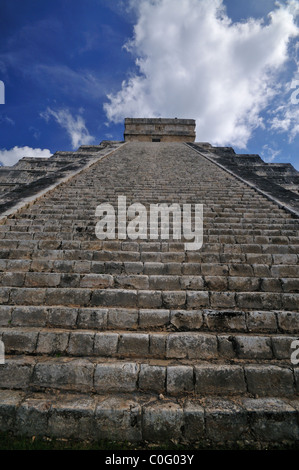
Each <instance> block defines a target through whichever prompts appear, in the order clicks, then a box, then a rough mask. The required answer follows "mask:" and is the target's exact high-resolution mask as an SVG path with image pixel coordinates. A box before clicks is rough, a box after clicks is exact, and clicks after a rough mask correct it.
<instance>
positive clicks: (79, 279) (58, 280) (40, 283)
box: [0, 265, 299, 293]
mask: <svg viewBox="0 0 299 470" xmlns="http://www.w3.org/2000/svg"><path fill="white" fill-rule="evenodd" d="M212 268H213V267H212V266H211V267H210V271H211V274H213V269H212ZM242 268H243V269H242ZM245 268H247V270H246V269H245ZM249 268H250V269H249ZM257 268H258V267H256V268H255V270H256V271H257V270H258V269H257ZM259 268H260V269H259V271H260V272H259V274H260V275H264V276H263V277H256V276H254V271H253V269H252V268H251V266H246V265H245V266H244V265H242V267H240V268H239V269H233V268H232V269H231V268H230V269H227V272H226V274H225V268H223V267H221V270H222V275H215V276H214V275H209V268H208V269H205V270H204V272H203V273H202V275H201V276H196V275H192V276H188V275H175V276H174V275H172V274H167V275H147V274H140V273H138V274H128V273H123V274H115V273H113V274H77V273H65V272H62V273H57V272H50V273H49V272H5V273H0V283H1V285H2V286H5V287H6V286H7V287H26V288H27V287H29V288H30V287H31V288H36V287H57V288H59V289H60V288H68V287H72V288H91V289H106V288H109V289H110V288H116V289H138V290H154V291H156V290H161V291H174V290H176V291H180V290H182V291H185V290H187V291H188V290H192V291H194V290H198V291H220V292H222V291H232V292H287V293H292V292H294V293H295V292H297V293H298V292H299V265H297V266H293V265H288V266H284V265H277V266H272V267H271V268H268V267H267V268H266V269H265V268H264V269H263V267H261V266H259ZM214 273H215V271H214ZM223 273H224V274H225V275H223ZM248 273H249V275H247V276H246V274H248ZM268 275H269V277H268ZM279 275H285V276H286V277H284V278H281V277H278V276H279Z"/></svg>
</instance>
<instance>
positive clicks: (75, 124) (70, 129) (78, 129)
mask: <svg viewBox="0 0 299 470" xmlns="http://www.w3.org/2000/svg"><path fill="white" fill-rule="evenodd" d="M41 117H43V118H44V119H45V120H46V121H48V120H49V119H50V118H54V119H55V121H56V122H57V123H58V124H59V125H60V126H61V127H62V128H63V129H65V130H66V131H67V134H68V136H69V137H70V139H71V142H72V147H73V149H77V148H78V147H79V146H80V145H89V144H91V143H92V142H93V141H94V137H93V136H92V135H90V134H89V131H88V129H87V127H86V125H85V121H84V119H83V118H82V116H80V115H79V114H78V115H77V116H76V117H73V116H72V115H71V113H70V111H69V110H68V109H63V108H62V109H59V110H57V111H55V110H53V109H51V108H47V109H46V111H45V112H43V113H41Z"/></svg>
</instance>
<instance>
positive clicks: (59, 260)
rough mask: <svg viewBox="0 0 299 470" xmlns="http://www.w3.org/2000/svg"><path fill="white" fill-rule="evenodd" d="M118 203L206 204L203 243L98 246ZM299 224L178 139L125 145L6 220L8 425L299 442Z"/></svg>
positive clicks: (24, 430)
mask: <svg viewBox="0 0 299 470" xmlns="http://www.w3.org/2000/svg"><path fill="white" fill-rule="evenodd" d="M91 151H92V150H91ZM120 195H125V196H126V198H127V205H130V204H132V203H135V202H138V203H141V204H144V205H145V206H146V207H149V204H155V203H162V202H166V203H167V204H172V203H174V202H177V203H179V204H180V205H182V204H184V203H191V204H195V203H202V204H203V205H204V238H203V246H202V248H201V249H200V250H199V251H186V250H185V247H184V242H185V240H184V239H183V238H182V239H181V240H172V238H170V239H169V240H161V238H159V239H157V240H150V239H149V240H147V239H136V240H130V239H126V240H119V239H117V238H116V239H115V240H99V239H97V238H96V236H95V225H96V222H97V218H96V217H95V209H96V207H97V206H98V205H99V204H101V203H102V202H109V203H111V204H113V205H115V207H117V197H118V196H120ZM298 228H299V227H298V218H297V217H296V216H295V215H294V214H293V213H289V212H288V211H286V210H283V209H282V208H280V207H278V206H277V205H276V204H275V202H273V201H271V200H269V199H267V198H266V197H265V196H264V195H262V194H260V193H259V192H258V191H256V190H254V189H253V188H252V187H249V186H248V185H246V184H245V183H243V182H241V181H239V180H238V179H237V178H235V177H234V176H233V175H231V174H230V173H227V172H226V171H225V170H224V169H222V168H219V167H218V166H217V164H216V163H213V162H212V161H210V160H207V159H206V158H205V157H204V156H202V155H199V154H198V152H196V151H195V150H193V149H192V148H190V147H188V146H187V145H185V144H179V143H138V142H132V143H127V144H125V145H123V146H121V147H120V148H119V149H118V150H116V151H114V152H112V153H111V154H110V155H108V156H107V157H106V158H104V159H102V160H101V161H99V162H97V163H94V164H93V165H91V166H90V167H89V168H87V169H85V170H84V171H83V172H81V173H80V174H78V175H76V176H74V177H73V178H71V179H70V180H69V181H67V182H64V183H63V184H61V185H58V186H57V187H56V188H55V189H54V190H53V191H50V192H48V193H47V194H45V195H44V196H43V197H41V198H39V199H38V200H36V202H35V203H34V204H32V205H30V206H29V207H27V208H24V209H22V210H20V211H19V212H17V213H15V214H13V215H11V216H9V217H7V218H4V219H3V220H2V225H0V230H1V231H0V246H1V249H0V251H1V259H0V270H1V273H0V280H1V288H0V299H1V306H0V339H1V340H2V341H3V343H4V346H5V364H3V365H0V431H10V432H12V433H14V434H26V435H34V436H51V437H63V438H75V439H88V440H99V439H109V440H117V441H125V440H128V441H133V442H143V441H148V442H159V441H167V440H173V441H175V442H177V441H180V442H183V443H187V444H188V445H195V444H196V443H198V442H199V443H201V444H202V445H205V446H216V447H217V446H221V445H226V446H228V447H229V446H234V445H239V446H243V447H246V446H256V447H257V448H261V447H263V446H267V445H276V444H280V445H281V444H283V443H285V444H286V445H293V444H294V443H297V442H298V441H299V396H298V392H299V368H298V367H296V364H292V361H291V354H292V352H294V349H292V347H291V346H292V342H293V341H295V340H298V339H299V311H298V305H299V302H298V300H299V294H298V292H299V281H298V272H299V263H298V255H299V252H298ZM297 348H298V346H297Z"/></svg>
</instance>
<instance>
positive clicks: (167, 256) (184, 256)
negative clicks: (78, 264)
mask: <svg viewBox="0 0 299 470" xmlns="http://www.w3.org/2000/svg"><path fill="white" fill-rule="evenodd" d="M55 243H56V244H57V242H54V246H55ZM58 243H59V242H58ZM59 245H60V243H59ZM41 246H43V245H41ZM48 246H49V245H48ZM257 254H260V255H267V254H269V255H273V256H274V255H279V256H281V255H296V256H298V245H256V244H253V245H241V244H239V245H225V244H223V245H218V244H205V245H204V246H203V249H202V250H201V251H199V252H197V251H187V252H176V251H165V252H163V251H162V252H159V251H158V252H157V251H142V252H138V251H137V252H135V251H124V250H123V251H102V250H98V251H96V250H82V249H65V248H63V249H50V248H48V249H42V248H41V249H39V248H37V246H36V242H31V246H30V242H28V241H23V242H21V241H19V242H17V245H14V242H13V243H11V240H7V241H6V243H5V245H3V246H2V249H1V248H0V259H51V260H63V259H64V260H86V261H118V262H119V261H122V262H132V261H141V262H158V263H169V262H177V263H183V262H196V261H197V262H202V260H203V258H204V256H207V255H213V256H214V259H215V258H216V257H217V256H218V260H219V261H217V262H219V263H221V262H224V263H225V262H226V260H227V259H228V260H231V261H232V262H234V261H233V260H239V261H236V262H244V261H245V259H246V256H247V257H248V255H257ZM256 258H258V256H256ZM297 260H298V258H297ZM212 262H213V261H212ZM258 264H259V263H258ZM295 264H296V263H295Z"/></svg>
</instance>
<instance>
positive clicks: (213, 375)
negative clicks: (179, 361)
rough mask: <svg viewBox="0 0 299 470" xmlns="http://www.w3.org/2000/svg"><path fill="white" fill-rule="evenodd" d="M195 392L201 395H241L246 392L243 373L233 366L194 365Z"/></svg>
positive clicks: (240, 369) (239, 367) (239, 368)
mask: <svg viewBox="0 0 299 470" xmlns="http://www.w3.org/2000/svg"><path fill="white" fill-rule="evenodd" d="M195 377H196V382H195V392H196V393H199V394H202V395H218V394H221V395H225V394H226V395H230V394H242V393H244V392H245V391H246V383H245V377H244V371H243V368H242V367H241V366H234V365H206V364H201V365H198V366H197V365H196V366H195Z"/></svg>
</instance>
